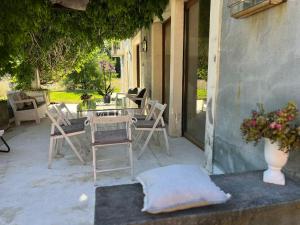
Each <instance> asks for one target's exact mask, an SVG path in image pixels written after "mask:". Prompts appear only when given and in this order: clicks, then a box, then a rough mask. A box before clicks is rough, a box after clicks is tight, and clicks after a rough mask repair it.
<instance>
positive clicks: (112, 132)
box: [89, 112, 134, 184]
mask: <svg viewBox="0 0 300 225" xmlns="http://www.w3.org/2000/svg"><path fill="white" fill-rule="evenodd" d="M89 120H90V126H91V136H92V151H93V172H94V183H95V184H96V180H97V173H101V172H108V171H117V170H126V169H130V171H131V177H132V179H133V176H134V174H133V156H132V143H131V124H132V117H131V116H130V115H121V116H110V115H105V116H101V115H98V116H97V115H96V112H95V113H94V115H93V116H91V117H90V119H89ZM112 124H124V126H123V127H124V128H122V129H116V128H113V129H106V130H101V131H99V130H98V129H97V125H102V126H107V125H112ZM116 145H128V166H127V165H126V166H121V167H118V168H107V169H105V168H104V169H100V168H99V167H97V166H98V164H97V162H104V161H107V159H104V160H97V155H96V152H97V150H100V149H101V147H104V146H116Z"/></svg>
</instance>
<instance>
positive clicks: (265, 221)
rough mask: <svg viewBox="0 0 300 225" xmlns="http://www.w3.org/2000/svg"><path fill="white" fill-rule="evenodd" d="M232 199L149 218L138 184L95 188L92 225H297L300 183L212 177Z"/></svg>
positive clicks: (259, 175)
mask: <svg viewBox="0 0 300 225" xmlns="http://www.w3.org/2000/svg"><path fill="white" fill-rule="evenodd" d="M212 179H213V180H214V181H215V183H216V184H217V185H218V186H220V187H221V188H222V189H223V190H224V191H225V192H228V193H231V195H232V198H231V200H229V201H228V202H227V203H225V204H221V205H214V206H206V207H202V208H195V209H188V210H183V211H178V212H174V213H165V214H159V215H151V214H148V213H142V212H141V208H142V205H143V197H144V195H143V192H142V187H141V185H139V184H130V185H120V186H112V187H99V188H97V189H96V207H95V225H112V224H114V225H117V224H118V225H121V224H122V225H123V224H143V225H158V224H159V225H187V224H189V225H245V224H247V225H288V224H291V225H292V224H293V225H297V224H300V184H299V183H296V182H295V181H292V180H290V179H287V182H286V183H287V185H286V186H277V185H272V184H266V183H263V182H262V172H261V171H259V172H248V173H241V174H229V175H216V176H212Z"/></svg>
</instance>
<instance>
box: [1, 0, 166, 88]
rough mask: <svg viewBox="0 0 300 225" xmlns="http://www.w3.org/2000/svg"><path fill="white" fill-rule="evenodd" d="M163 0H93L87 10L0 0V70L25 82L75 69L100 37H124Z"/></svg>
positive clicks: (43, 1)
mask: <svg viewBox="0 0 300 225" xmlns="http://www.w3.org/2000/svg"><path fill="white" fill-rule="evenodd" d="M167 2H168V0H143V1H141V0H119V1H115V0H93V1H90V3H89V4H88V7H87V10H86V11H75V10H65V9H57V8H54V7H53V5H52V4H51V3H50V1H49V0H22V1H20V0H3V1H2V2H1V5H0V21H1V23H0V76H3V75H4V74H6V73H9V74H12V75H14V76H15V77H16V78H17V80H18V81H19V82H20V83H19V84H20V85H21V86H25V87H27V86H29V85H30V82H31V79H32V77H33V73H34V71H39V73H40V77H41V81H42V83H49V82H51V81H52V82H53V81H57V80H59V79H60V78H61V76H63V75H66V74H69V73H71V72H72V71H74V69H75V70H77V71H79V70H80V69H81V68H82V66H83V65H84V64H85V63H86V62H87V61H89V60H90V58H91V57H92V56H93V52H94V51H96V49H97V48H101V47H102V46H104V40H110V39H125V38H129V37H131V36H132V35H134V33H135V32H136V30H137V29H139V28H142V27H145V26H148V25H149V24H150V23H151V22H152V18H153V17H154V16H155V15H156V16H159V17H161V15H162V13H163V10H164V8H165V6H166V4H167ZM22 82H23V83H22Z"/></svg>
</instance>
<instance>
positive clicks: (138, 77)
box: [136, 44, 141, 88]
mask: <svg viewBox="0 0 300 225" xmlns="http://www.w3.org/2000/svg"><path fill="white" fill-rule="evenodd" d="M140 57H141V54H140V45H139V44H137V45H136V86H137V87H138V88H139V87H141V65H140Z"/></svg>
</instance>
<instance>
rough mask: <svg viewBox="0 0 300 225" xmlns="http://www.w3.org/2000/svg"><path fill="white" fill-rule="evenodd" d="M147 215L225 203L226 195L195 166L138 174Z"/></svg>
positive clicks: (169, 167) (176, 166)
mask: <svg viewBox="0 0 300 225" xmlns="http://www.w3.org/2000/svg"><path fill="white" fill-rule="evenodd" d="M137 180H138V181H139V182H140V183H141V184H142V186H143V192H144V194H145V197H144V207H143V209H142V211H146V212H149V213H161V212H172V211H176V210H183V209H188V208H194V207H200V206H206V205H213V204H219V203H224V202H226V201H227V200H228V199H229V198H230V197H231V196H230V194H225V193H224V192H223V191H222V190H221V189H220V188H219V187H217V186H216V185H215V184H214V182H213V181H212V180H211V179H210V177H209V176H208V175H207V173H206V172H205V171H204V169H202V168H201V167H200V166H198V165H171V166H166V167H160V168H156V169H152V170H149V171H146V172H143V173H141V174H140V175H138V177H137Z"/></svg>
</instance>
